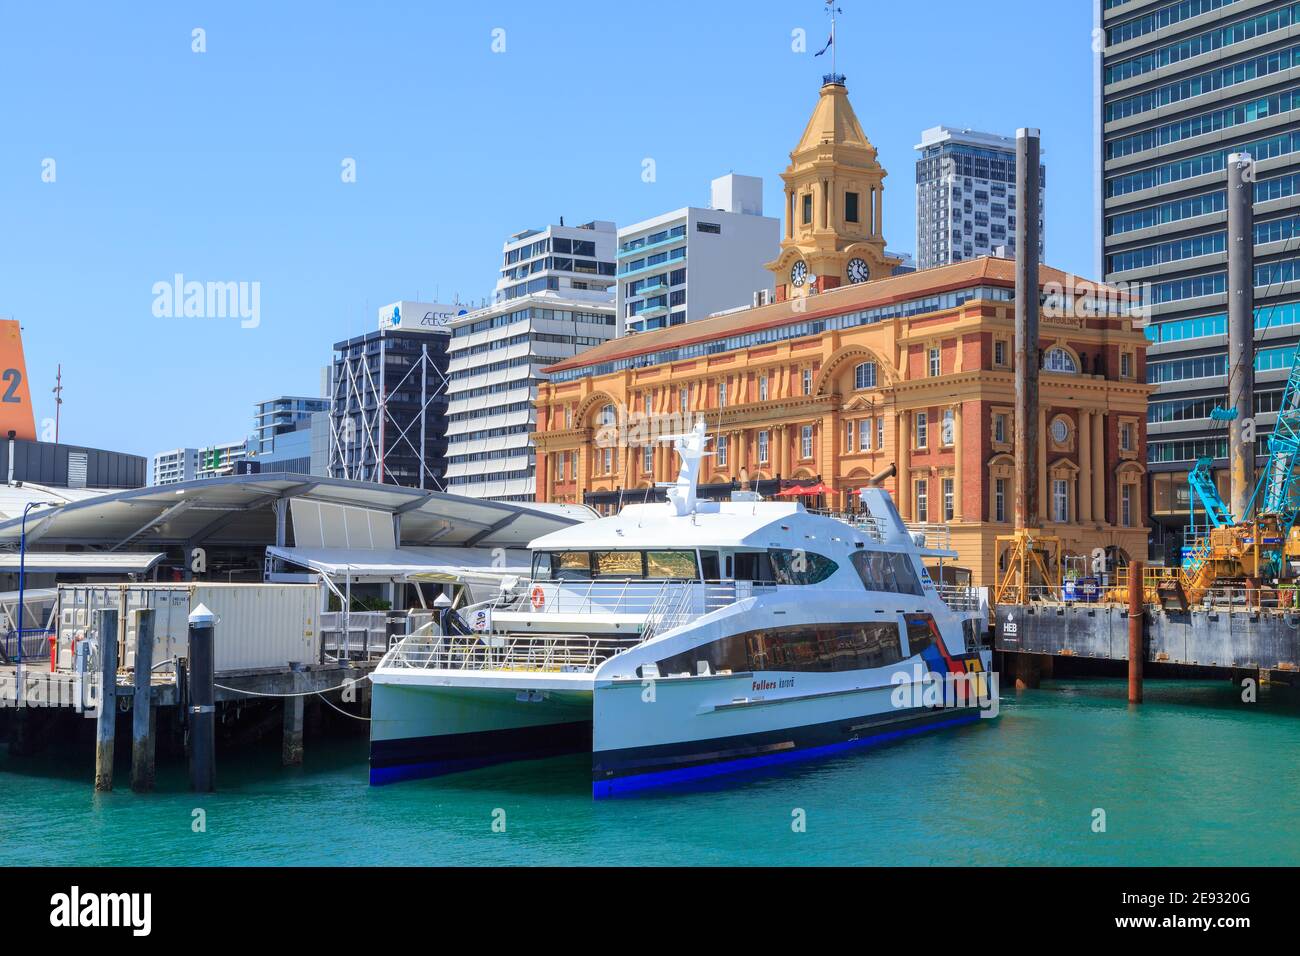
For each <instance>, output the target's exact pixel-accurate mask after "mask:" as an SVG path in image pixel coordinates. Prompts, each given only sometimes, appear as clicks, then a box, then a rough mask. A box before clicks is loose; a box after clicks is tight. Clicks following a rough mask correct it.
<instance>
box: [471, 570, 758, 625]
mask: <svg viewBox="0 0 1300 956" xmlns="http://www.w3.org/2000/svg"><path fill="white" fill-rule="evenodd" d="M535 588H544V589H545V591H544V597H543V598H542V600H541V602H540V603H537V604H534V603H533V601H534V597H533V595H534V589H535ZM678 601H680V602H682V603H687V604H691V606H692V609H693V610H694V613H697V614H706V613H708V612H709V611H716V610H718V609H719V608H722V607H726V606H727V605H729V604H734V603H735V602H736V583H735V582H734V581H686V580H682V579H668V580H660V581H646V580H637V579H635V578H630V579H617V580H614V579H608V578H598V579H595V580H592V581H563V580H561V581H540V580H539V581H525V582H522V583H520V584H518V585H516V586H515V587H514V588H513V589H511V590H509V591H503V592H501V593H500V594H499V595H497V597H496V598H495V599H493V600H492V601H490V602H485V604H486V606H488V607H490V608H491V609H492V610H493V611H518V612H525V613H529V614H557V615H558V614H633V615H647V616H648V615H650V614H652V613H663V612H664V610H665V609H666V608H667V607H668V606H670V605H673V604H674V602H678ZM483 606H484V605H475V608H479V607H483Z"/></svg>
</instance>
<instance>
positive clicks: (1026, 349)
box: [1015, 129, 1043, 583]
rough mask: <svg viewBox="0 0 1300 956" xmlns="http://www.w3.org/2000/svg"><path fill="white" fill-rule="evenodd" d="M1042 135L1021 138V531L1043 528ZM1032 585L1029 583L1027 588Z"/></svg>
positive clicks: (1030, 132) (1027, 132)
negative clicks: (1040, 462)
mask: <svg viewBox="0 0 1300 956" xmlns="http://www.w3.org/2000/svg"><path fill="white" fill-rule="evenodd" d="M1039 154H1040V147H1039V133H1038V130H1036V129H1021V130H1017V132H1016V386H1015V387H1016V422H1015V425H1016V428H1015V438H1016V447H1015V467H1016V488H1015V492H1016V502H1015V504H1016V511H1015V518H1016V531H1025V530H1036V529H1037V528H1038V527H1039V521H1040V518H1041V513H1040V511H1039V509H1040V508H1041V507H1042V505H1043V503H1042V502H1041V501H1039V500H1038V443H1039V442H1040V441H1041V440H1042V436H1041V435H1039V434H1038V306H1039V299H1038V297H1039V286H1038V216H1039V210H1038V189H1039V182H1038V178H1039V177H1038V164H1039ZM1026 583H1027V582H1026Z"/></svg>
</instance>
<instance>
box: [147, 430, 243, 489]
mask: <svg viewBox="0 0 1300 956" xmlns="http://www.w3.org/2000/svg"><path fill="white" fill-rule="evenodd" d="M247 457H248V441H247V440H246V439H240V440H239V441H232V442H224V443H222V444H219V445H208V446H206V447H204V448H173V449H171V450H169V451H160V452H158V453H157V454H156V455H154V456H153V483H154V484H155V485H171V484H175V483H176V482H178V481H190V480H192V479H194V478H220V477H224V476H226V475H233V474H234V473H235V471H236V469H237V467H238V465H239V463H240V462H241V461H243V460H244V459H245V458H247Z"/></svg>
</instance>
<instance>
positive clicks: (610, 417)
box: [600, 405, 614, 425]
mask: <svg viewBox="0 0 1300 956" xmlns="http://www.w3.org/2000/svg"><path fill="white" fill-rule="evenodd" d="M600 424H602V425H613V424H614V406H613V405H606V406H605V407H604V408H602V409H601V410H600Z"/></svg>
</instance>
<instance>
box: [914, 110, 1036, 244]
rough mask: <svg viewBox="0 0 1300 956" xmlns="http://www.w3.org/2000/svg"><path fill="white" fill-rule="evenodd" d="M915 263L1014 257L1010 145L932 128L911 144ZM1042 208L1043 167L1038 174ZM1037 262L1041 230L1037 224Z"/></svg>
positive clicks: (1000, 139) (994, 137)
mask: <svg viewBox="0 0 1300 956" xmlns="http://www.w3.org/2000/svg"><path fill="white" fill-rule="evenodd" d="M916 149H917V152H919V153H920V154H921V157H920V159H918V160H917V161H916V263H917V268H919V269H932V268H934V267H935V266H943V265H948V264H949V263H950V262H962V261H963V260H966V259H974V258H977V257H979V256H990V255H995V254H1002V255H1004V257H1005V258H1010V259H1013V258H1015V255H1016V141H1015V140H1014V139H1013V138H1011V137H1009V136H998V135H996V134H994V133H980V132H976V131H975V130H971V129H954V128H952V127H949V126H935V127H933V128H931V129H927V130H925V131H923V132H922V133H921V142H919V143H918V144H917V145H916ZM1039 177H1040V179H1039V184H1040V186H1039V209H1040V210H1042V209H1045V208H1046V205H1045V200H1046V195H1047V167H1046V165H1045V164H1044V165H1042V166H1041V167H1040V169H1039ZM1038 235H1039V243H1038V246H1039V248H1038V254H1039V259H1040V261H1042V258H1043V255H1044V251H1045V244H1044V242H1043V239H1042V237H1043V236H1044V235H1045V230H1044V229H1043V225H1042V217H1041V216H1040V221H1039V230H1038Z"/></svg>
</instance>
